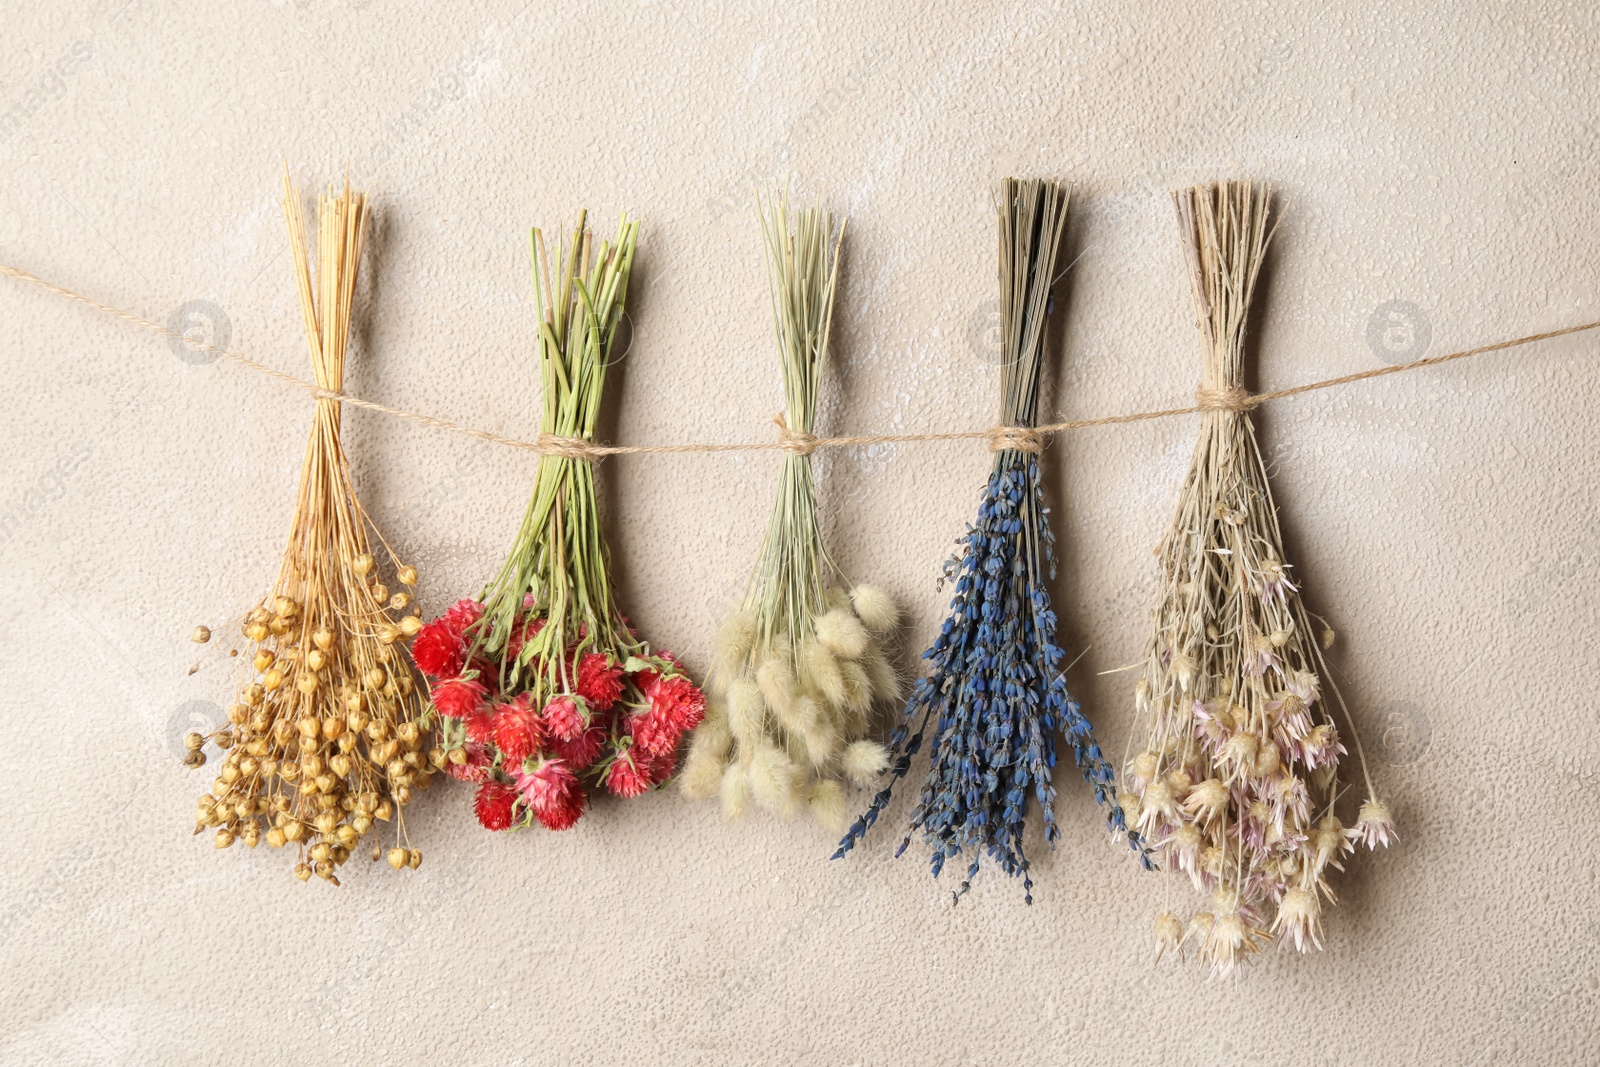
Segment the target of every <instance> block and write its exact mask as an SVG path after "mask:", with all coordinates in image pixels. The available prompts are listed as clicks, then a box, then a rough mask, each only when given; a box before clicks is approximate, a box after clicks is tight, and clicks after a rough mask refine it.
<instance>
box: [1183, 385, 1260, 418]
mask: <svg viewBox="0 0 1600 1067" xmlns="http://www.w3.org/2000/svg"><path fill="white" fill-rule="evenodd" d="M1194 403H1195V406H1196V407H1198V408H1199V409H1200V410H1201V411H1232V412H1245V411H1249V410H1250V409H1251V408H1254V407H1255V406H1256V405H1257V404H1259V403H1260V401H1259V400H1257V399H1256V398H1255V396H1254V395H1252V394H1251V393H1250V391H1249V390H1248V389H1245V388H1244V387H1243V386H1241V385H1230V386H1228V387H1227V388H1225V389H1209V388H1207V387H1206V386H1204V385H1202V386H1201V387H1200V388H1198V389H1196V390H1195V391H1194Z"/></svg>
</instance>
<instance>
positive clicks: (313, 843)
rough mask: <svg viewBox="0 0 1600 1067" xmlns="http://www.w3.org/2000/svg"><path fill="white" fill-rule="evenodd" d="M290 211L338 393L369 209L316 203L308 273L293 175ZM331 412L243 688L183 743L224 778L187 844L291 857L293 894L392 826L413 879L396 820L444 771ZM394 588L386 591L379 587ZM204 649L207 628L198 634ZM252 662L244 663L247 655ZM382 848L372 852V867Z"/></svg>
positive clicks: (410, 620)
mask: <svg viewBox="0 0 1600 1067" xmlns="http://www.w3.org/2000/svg"><path fill="white" fill-rule="evenodd" d="M283 209H284V217H285V221H286V222H287V224H288V229H289V237H290V240H291V241H292V243H293V245H294V262H295V273H296V278H297V280H298V282H299V288H300V302H301V307H302V310H303V312H304V315H305V327H306V338H307V341H308V343H309V345H310V349H311V364H312V368H313V371H314V373H315V377H316V383H317V385H319V386H321V387H322V388H323V389H328V390H334V391H337V390H339V389H341V388H342V387H343V383H344V365H345V353H346V348H347V345H348V342H349V335H350V308H351V304H352V301H353V299H354V295H355V287H356V276H357V272H358V268H359V265H360V260H361V250H362V242H363V238H364V236H365V232H366V222H367V203H366V198H365V197H364V196H362V195H361V194H359V193H352V192H351V191H350V187H349V184H348V183H346V185H345V187H344V190H343V192H342V193H341V194H339V195H334V194H333V193H331V192H330V193H328V194H326V195H324V196H322V197H321V198H319V201H318V209H319V218H318V226H317V271H316V279H315V283H313V279H312V274H311V267H310V263H309V261H308V258H307V251H306V233H305V222H304V219H303V217H302V215H301V209H300V194H299V192H298V191H297V190H296V189H295V188H294V186H293V185H292V184H291V183H290V181H289V178H288V176H287V175H285V176H284V182H283ZM340 421H341V420H340V407H339V402H338V401H337V400H333V399H328V398H318V400H317V402H316V412H315V415H314V416H313V421H312V427H311V437H310V441H309V443H308V444H307V447H306V455H305V460H304V463H303V465H302V467H301V474H300V491H299V496H298V499H297V500H296V504H295V512H294V520H293V523H292V525H291V527H290V534H289V544H288V547H287V548H286V549H285V551H284V555H283V562H282V563H281V564H280V566H279V569H278V577H277V579H276V581H274V582H273V585H272V588H271V590H270V592H269V593H268V594H267V596H266V597H265V598H264V599H263V600H262V601H261V602H260V603H259V604H257V605H256V606H255V607H254V608H252V609H251V610H250V611H249V612H248V613H247V614H246V615H245V616H244V619H243V622H242V623H241V625H240V632H241V634H242V636H243V638H244V639H245V642H246V645H247V652H248V653H249V654H248V656H247V657H244V658H245V660H246V662H248V664H249V667H250V673H249V677H248V680H247V681H246V682H245V683H244V684H243V686H242V688H241V689H240V691H239V696H238V700H237V702H236V703H234V704H233V705H232V706H231V707H230V708H229V709H228V724H227V725H225V726H222V727H220V728H219V729H217V730H215V731H213V732H212V733H211V734H210V735H202V734H200V733H192V734H189V735H188V736H187V737H186V738H185V745H186V748H187V749H188V756H187V758H186V759H185V762H186V763H187V764H188V765H189V766H191V767H200V766H203V765H204V764H205V763H206V756H205V752H204V747H205V745H206V743H207V742H208V741H210V742H212V743H214V744H215V745H216V747H218V748H220V749H222V750H223V751H224V753H225V755H224V756H223V757H222V769H221V772H220V774H219V775H218V777H217V779H216V781H215V782H214V783H213V786H212V789H211V792H209V793H207V794H205V795H204V796H202V797H201V798H200V801H199V805H198V810H197V812H196V827H195V832H196V833H199V832H201V831H202V830H204V829H206V828H208V827H209V828H213V829H215V831H216V833H215V836H214V843H215V845H216V847H218V848H227V847H228V846H230V845H232V844H233V843H234V842H235V841H239V842H243V843H244V844H245V845H247V846H248V847H250V848H254V847H255V846H256V845H257V844H258V843H260V841H261V840H262V839H263V838H265V839H266V841H267V843H268V844H269V845H272V846H273V847H278V848H282V847H287V846H290V845H292V846H294V849H295V852H296V854H297V856H298V857H299V862H298V863H297V864H296V866H295V868H294V870H295V875H296V877H298V878H300V879H301V880H302V881H304V880H306V879H309V878H310V877H311V876H312V875H313V874H315V875H317V876H318V877H320V878H322V879H323V880H325V881H328V882H331V883H332V884H334V885H338V884H339V878H338V875H337V874H335V871H336V870H337V868H338V867H339V866H340V865H341V864H343V863H344V862H345V861H346V860H347V859H349V857H350V856H351V854H352V853H353V852H354V850H355V848H356V846H357V845H358V844H359V843H360V841H361V839H362V838H363V837H365V836H367V835H368V834H370V833H373V832H374V831H376V830H378V829H379V828H380V824H383V823H390V822H392V823H393V824H394V844H393V846H392V847H391V848H390V849H389V850H388V851H387V858H388V862H389V865H390V866H392V867H394V868H396V869H399V868H403V867H413V868H414V867H416V866H418V865H419V864H420V863H421V861H422V852H421V850H420V849H416V848H412V847H410V841H409V837H408V836H407V834H406V831H405V825H404V818H403V816H402V809H403V808H404V807H405V806H406V805H407V804H408V803H409V802H410V800H411V797H412V792H413V790H415V789H420V788H423V787H425V786H427V784H428V782H429V779H430V777H431V776H432V775H433V774H434V773H435V771H437V770H438V769H439V768H441V767H442V766H443V765H444V762H445V761H444V753H443V752H442V750H439V749H436V748H434V749H430V748H429V743H430V736H431V735H430V732H429V731H428V730H427V729H426V726H425V722H424V718H423V715H424V710H425V704H424V701H423V697H422V694H421V691H420V689H419V688H418V686H417V685H416V684H415V683H414V681H413V677H412V672H411V666H410V663H409V661H408V659H407V657H406V654H405V642H406V641H407V640H408V639H409V638H410V637H411V636H412V635H414V634H416V633H417V631H418V630H419V629H420V627H421V620H420V619H419V618H418V617H417V615H416V607H415V604H414V600H413V598H414V590H415V587H416V584H417V572H416V569H415V568H414V567H409V566H403V565H401V564H400V562H399V561H398V560H397V559H396V558H395V556H394V553H393V552H392V551H391V550H390V548H389V546H388V544H387V542H385V541H384V540H383V538H382V536H381V535H380V534H378V533H377V531H376V529H374V528H373V527H372V523H371V519H370V518H369V517H368V515H367V513H366V511H365V510H364V509H363V508H362V506H361V503H360V501H359V500H357V499H356V495H355V490H354V487H353V486H352V485H351V481H350V466H349V463H348V461H347V460H346V457H345V453H344V446H343V443H342V441H341V439H340ZM386 575H387V576H388V577H389V578H390V579H392V580H393V581H394V583H395V585H396V588H394V589H391V588H390V587H389V585H388V584H387V583H386V581H385V576H386ZM193 640H195V641H196V642H199V643H206V642H209V641H210V640H211V631H210V630H209V629H207V628H206V627H198V628H197V629H196V630H195V633H194V636H193ZM252 650H253V651H252ZM380 851H381V846H379V845H374V846H373V854H372V858H373V859H377V858H378V856H379V854H380Z"/></svg>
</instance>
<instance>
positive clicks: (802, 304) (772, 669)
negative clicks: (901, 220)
mask: <svg viewBox="0 0 1600 1067" xmlns="http://www.w3.org/2000/svg"><path fill="white" fill-rule="evenodd" d="M758 212H759V214H760V217H761V228H762V235H763V238H764V241H765V245H766V258H767V281H768V289H769V291H770V294H771V298H772V318H773V326H774V329H775V331H776V333H777V339H778V356H779V361H780V364H781V367H782V370H783V392H784V407H785V412H784V427H785V429H786V430H787V431H788V432H789V436H788V437H787V438H786V440H788V441H790V442H792V444H791V447H790V448H789V450H788V451H787V452H786V454H785V455H784V457H783V461H782V462H783V468H782V471H781V474H780V476H779V487H778V499H777V502H776V504H775V505H774V506H773V509H772V517H771V520H770V521H769V523H768V525H767V534H766V540H765V541H764V542H763V543H762V546H761V556H760V559H759V561H758V562H757V564H756V567H755V570H754V572H753V573H752V574H751V576H750V581H749V583H748V585H747V586H746V590H745V595H744V600H743V603H742V604H741V606H740V607H739V608H738V609H736V610H735V611H734V612H733V613H732V614H730V615H729V616H728V618H727V619H726V620H725V621H724V622H723V624H722V627H721V629H720V630H719V632H718V634H717V640H716V666H715V668H714V671H713V674H712V697H713V700H712V702H711V703H710V705H709V707H708V709H707V717H706V721H705V722H704V723H703V724H702V725H701V726H700V727H699V729H698V730H696V731H695V734H694V739H693V742H692V743H691V746H690V749H689V758H688V761H687V763H686V764H685V767H684V775H683V789H684V792H685V793H687V794H688V795H690V796H693V797H709V796H711V795H713V794H715V793H718V792H720V793H721V796H722V807H723V812H724V814H726V815H727V816H728V817H730V818H733V817H738V816H740V815H743V814H744V813H745V811H746V810H747V809H748V807H749V806H750V803H751V802H752V801H754V803H755V804H757V805H758V806H760V807H762V808H765V809H768V810H771V811H777V812H779V813H782V814H793V813H795V812H798V811H800V810H801V809H807V810H809V811H810V812H811V813H812V814H813V815H815V816H816V817H817V819H818V820H819V821H820V822H822V823H823V825H825V826H827V827H828V828H829V829H831V830H833V831H835V832H838V831H840V830H843V829H844V825H845V823H846V822H847V821H848V819H849V814H848V810H847V808H846V806H845V805H846V799H845V794H844V788H843V785H842V781H841V780H848V781H850V782H853V783H855V784H857V785H869V784H871V782H872V781H873V780H874V779H875V778H876V777H877V776H878V775H879V774H880V773H881V772H882V771H883V769H884V768H885V767H886V766H888V762H889V754H888V752H887V750H886V749H885V748H884V747H883V745H882V744H880V743H878V742H877V741H874V740H872V739H871V738H870V737H869V736H868V735H869V734H870V733H871V730H872V726H873V722H872V709H873V704H874V702H875V701H878V700H892V699H894V698H895V697H896V696H897V695H898V691H899V685H898V682H897V680H896V679H895V675H894V671H893V670H892V669H891V668H890V666H889V662H888V660H887V659H886V658H885V656H884V654H883V650H882V648H881V647H880V645H879V635H880V634H881V633H883V632H885V631H887V630H890V629H892V628H893V626H894V624H895V619H896V615H897V612H896V610H895V607H894V604H893V602H892V601H891V600H890V599H889V597H888V596H887V594H885V593H884V592H882V591H881V590H879V589H876V588H874V587H872V586H858V587H856V588H855V589H853V590H851V591H850V592H849V593H848V594H846V593H845V592H844V590H842V589H839V588H837V587H830V584H829V580H830V579H832V578H835V577H837V576H838V574H839V571H838V568H837V567H836V566H835V565H834V563H833V561H832V560H831V559H830V558H829V557H828V553H827V551H826V549H825V548H824V547H823V544H822V533H821V530H820V529H819V527H818V525H817V499H816V485H815V480H814V476H813V473H812V468H811V453H810V450H809V448H808V447H806V446H805V444H804V442H805V441H806V440H807V438H808V437H809V435H810V434H811V432H812V430H813V428H814V425H815V421H816V411H817V400H818V394H819V391H820V388H821V383H822V375H823V372H824V370H825V368H826V366H827V362H828V337H829V329H830V323H831V321H832V315H833V298H834V290H835V287H836V285H837V282H838V275H839V246H840V242H841V241H842V240H843V237H844V224H843V222H841V223H840V224H839V226H838V229H837V232H836V231H835V228H834V219H833V215H832V214H831V213H829V212H827V211H824V210H822V208H821V207H812V208H807V209H804V210H802V211H800V212H798V213H797V214H794V213H791V212H790V210H789V204H788V200H787V197H784V196H779V197H778V198H777V202H776V204H774V205H772V209H771V210H770V211H768V210H765V209H761V208H760V205H759V204H758Z"/></svg>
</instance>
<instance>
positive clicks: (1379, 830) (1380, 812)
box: [1345, 800, 1400, 849]
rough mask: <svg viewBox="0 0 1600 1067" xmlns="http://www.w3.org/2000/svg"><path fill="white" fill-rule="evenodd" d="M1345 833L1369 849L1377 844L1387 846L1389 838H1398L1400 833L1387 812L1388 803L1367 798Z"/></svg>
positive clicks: (1395, 839)
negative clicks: (1354, 820)
mask: <svg viewBox="0 0 1600 1067" xmlns="http://www.w3.org/2000/svg"><path fill="white" fill-rule="evenodd" d="M1345 833H1346V834H1347V835H1348V836H1349V837H1350V840H1352V841H1360V842H1361V843H1362V844H1363V845H1366V846H1367V847H1368V848H1370V849H1376V848H1377V847H1378V846H1379V845H1382V846H1384V847H1385V848H1388V847H1389V843H1390V841H1391V840H1394V841H1398V840H1400V835H1399V834H1398V833H1396V832H1395V828H1394V819H1393V817H1391V816H1390V814H1389V805H1387V804H1385V803H1384V802H1383V801H1381V800H1368V801H1367V802H1366V803H1364V804H1362V805H1361V811H1360V812H1358V813H1357V815H1356V824H1355V826H1354V828H1352V829H1349V830H1346V831H1345Z"/></svg>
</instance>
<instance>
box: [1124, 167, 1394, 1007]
mask: <svg viewBox="0 0 1600 1067" xmlns="http://www.w3.org/2000/svg"><path fill="white" fill-rule="evenodd" d="M1174 199H1175V201H1176V205H1177V215H1178V225H1179V228H1180V230H1181V231H1182V234H1183V239H1184V245H1185V248H1186V251H1187V253H1188V261H1189V273H1190V282H1191V284H1192V287H1193V292H1194V305H1195V315H1196V318H1197V320H1198V324H1199V327H1200V332H1201V338H1202V342H1203V346H1204V351H1203V355H1204V375H1203V378H1202V381H1201V386H1200V390H1199V393H1198V394H1197V396H1198V400H1199V403H1200V405H1201V406H1202V407H1203V408H1205V409H1206V413H1205V415H1204V417H1203V423H1202V425H1201V429H1200V438H1199V440H1198V441H1197V442H1196V444H1195V451H1194V457H1193V459H1192V461H1191V463H1190V466H1189V473H1188V476H1187V477H1186V478H1185V480H1184V483H1183V488H1182V490H1181V492H1180V494H1179V498H1178V508H1177V512H1176V514H1175V515H1174V516H1173V519H1172V523H1171V526H1170V527H1169V528H1168V530H1167V533H1166V535H1165V537H1164V538H1163V539H1162V542H1161V546H1160V548H1159V550H1158V554H1159V557H1160V560H1161V590H1160V595H1159V597H1158V599H1157V601H1156V607H1155V611H1154V613H1153V619H1154V631H1153V632H1152V634H1151V637H1150V643H1149V648H1148V652H1147V656H1146V663H1145V673H1144V677H1143V679H1142V680H1140V682H1139V683H1138V685H1137V687H1136V691H1135V695H1136V703H1137V710H1138V715H1139V718H1140V722H1141V727H1142V730H1143V736H1144V744H1143V748H1142V750H1141V751H1139V752H1138V753H1137V754H1136V755H1134V756H1133V758H1132V759H1131V760H1129V761H1128V765H1127V768H1126V771H1125V779H1126V781H1127V782H1128V783H1129V788H1130V792H1129V793H1127V794H1124V795H1123V796H1122V797H1121V798H1120V806H1121V808H1122V810H1123V811H1124V813H1125V814H1126V817H1127V819H1128V821H1129V822H1130V823H1132V824H1133V825H1134V826H1136V828H1137V829H1138V831H1139V832H1140V833H1141V834H1143V835H1144V836H1145V838H1146V840H1148V841H1149V842H1151V847H1152V851H1153V852H1154V853H1155V854H1156V856H1157V857H1158V859H1159V862H1160V863H1161V864H1162V865H1163V866H1164V867H1166V868H1167V869H1169V870H1178V871H1182V872H1184V873H1185V874H1187V875H1188V877H1189V878H1190V880H1191V881H1192V882H1193V884H1194V887H1195V889H1196V890H1197V891H1201V892H1206V893H1209V894H1210V895H1211V903H1210V906H1209V909H1208V910H1201V911H1199V912H1197V913H1196V914H1195V915H1194V916H1193V918H1192V919H1191V920H1190V922H1189V924H1188V926H1187V929H1185V927H1184V924H1183V923H1181V922H1180V920H1179V919H1178V917H1177V916H1176V915H1175V914H1173V912H1172V911H1170V910H1164V911H1163V912H1162V913H1161V914H1160V915H1159V916H1158V918H1157V920H1156V940H1157V944H1158V958H1159V954H1160V953H1161V952H1166V951H1170V950H1178V951H1180V952H1181V951H1183V949H1184V947H1185V946H1186V945H1189V944H1192V946H1193V947H1194V948H1195V949H1196V950H1197V953H1198V955H1199V957H1200V958H1201V959H1202V960H1203V961H1205V962H1208V963H1209V964H1210V965H1211V967H1212V970H1213V973H1214V974H1217V975H1226V974H1227V973H1229V972H1231V971H1232V969H1233V968H1234V967H1235V965H1236V964H1237V963H1238V962H1239V961H1240V960H1242V959H1243V958H1244V957H1245V956H1246V955H1248V954H1250V953H1254V952H1255V951H1257V950H1258V948H1259V947H1260V945H1261V944H1262V943H1263V942H1265V941H1267V940H1268V939H1269V938H1271V937H1273V936H1275V937H1276V938H1277V940H1278V941H1279V942H1280V943H1287V944H1292V945H1293V946H1294V947H1295V948H1296V949H1298V950H1300V951H1302V952H1303V951H1307V950H1308V949H1309V948H1310V947H1313V946H1318V947H1320V940H1319V939H1320V936H1321V905H1322V901H1323V900H1324V899H1326V900H1328V901H1329V902H1331V901H1332V900H1333V899H1334V897H1333V891H1332V889H1331V888H1330V887H1329V885H1328V881H1327V872H1328V868H1330V867H1333V868H1337V869H1342V866H1341V863H1340V859H1341V857H1342V856H1343V855H1344V854H1346V853H1347V852H1349V851H1351V850H1352V849H1353V848H1354V843H1355V842H1357V841H1360V842H1363V843H1365V844H1366V845H1368V846H1369V847H1376V846H1377V845H1379V844H1387V843H1388V842H1389V840H1390V838H1391V837H1392V836H1393V834H1394V829H1393V825H1392V823H1391V820H1390V817H1389V812H1388V809H1387V808H1386V807H1384V805H1383V804H1382V803H1381V802H1380V801H1378V799H1377V797H1376V796H1375V794H1374V793H1373V790H1372V783H1371V780H1370V778H1368V776H1367V772H1366V766H1365V761H1364V760H1362V761H1361V763H1362V768H1361V773H1362V777H1363V779H1364V781H1365V785H1366V794H1365V798H1366V799H1365V803H1364V804H1362V806H1361V809H1360V812H1359V814H1358V816H1357V818H1358V821H1357V823H1356V825H1355V826H1354V827H1353V828H1350V829H1346V828H1345V826H1344V824H1343V823H1341V822H1340V821H1339V818H1338V816H1337V815H1336V814H1335V813H1334V807H1335V803H1336V801H1337V800H1338V798H1339V794H1340V790H1341V785H1340V777H1339V762H1340V760H1339V757H1340V756H1341V755H1344V754H1345V752H1346V749H1345V747H1344V744H1343V737H1342V736H1341V734H1340V732H1339V730H1340V727H1341V726H1344V727H1347V728H1349V730H1350V733H1349V735H1348V736H1349V738H1350V739H1351V740H1352V742H1354V743H1355V744H1356V751H1357V757H1358V759H1359V758H1360V744H1359V740H1358V739H1357V738H1356V737H1355V731H1354V727H1353V724H1352V723H1351V721H1350V717H1349V711H1348V709H1346V708H1345V706H1344V700H1343V698H1342V697H1341V696H1340V694H1339V690H1338V687H1337V686H1335V685H1334V682H1333V679H1332V678H1331V677H1330V676H1329V673H1328V667H1327V663H1326V662H1325V660H1324V658H1323V646H1324V645H1325V644H1328V643H1331V641H1332V639H1333V633H1332V631H1331V630H1330V629H1328V628H1327V627H1326V625H1323V626H1321V628H1320V633H1319V632H1315V631H1313V628H1312V619H1313V618H1314V617H1313V616H1311V615H1310V614H1309V613H1308V612H1307V611H1306V609H1305V606H1304V604H1303V603H1302V601H1301V598H1300V592H1299V589H1298V587H1297V586H1296V584H1295V582H1294V581H1293V580H1292V578H1291V575H1290V568H1289V564H1288V563H1287V562H1285V560H1284V552H1283V535H1282V532H1281V530H1280V529H1279V526H1278V518H1277V511H1276V508H1275V507H1274V505H1273V501H1272V491H1271V488H1270V486H1269V485H1268V482H1267V473H1266V467H1265V465H1264V464H1263V462H1262V459H1261V450H1260V447H1259V445H1258V443H1257V441H1256V435H1255V429H1254V427H1253V425H1252V423H1251V420H1250V416H1249V413H1248V403H1247V400H1246V397H1247V394H1246V393H1245V391H1244V386H1243V370H1242V363H1243V354H1244V339H1245V332H1246V325H1247V320H1248V318H1249V313H1250V299H1251V295H1252V294H1253V292H1254V289H1255V284H1256V278H1257V275H1258V274H1259V272H1260V270H1261V264H1262V260H1263V258H1264V256H1265V253H1266V248H1267V244H1268V242H1269V240H1270V237H1271V232H1270V229H1269V226H1268V216H1269V212H1270V206H1271V205H1270V202H1271V191H1270V189H1269V188H1268V187H1267V186H1265V185H1260V184H1255V183H1251V182H1246V181H1231V182H1222V183H1218V184H1215V185H1210V186H1200V187H1196V188H1192V189H1186V190H1183V191H1181V192H1179V193H1177V194H1175V198H1174ZM1319 621H1320V620H1319ZM1330 705H1337V706H1338V709H1339V712H1340V718H1341V722H1340V723H1338V724H1336V723H1335V722H1334V717H1333V714H1332V708H1331V706H1330Z"/></svg>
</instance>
